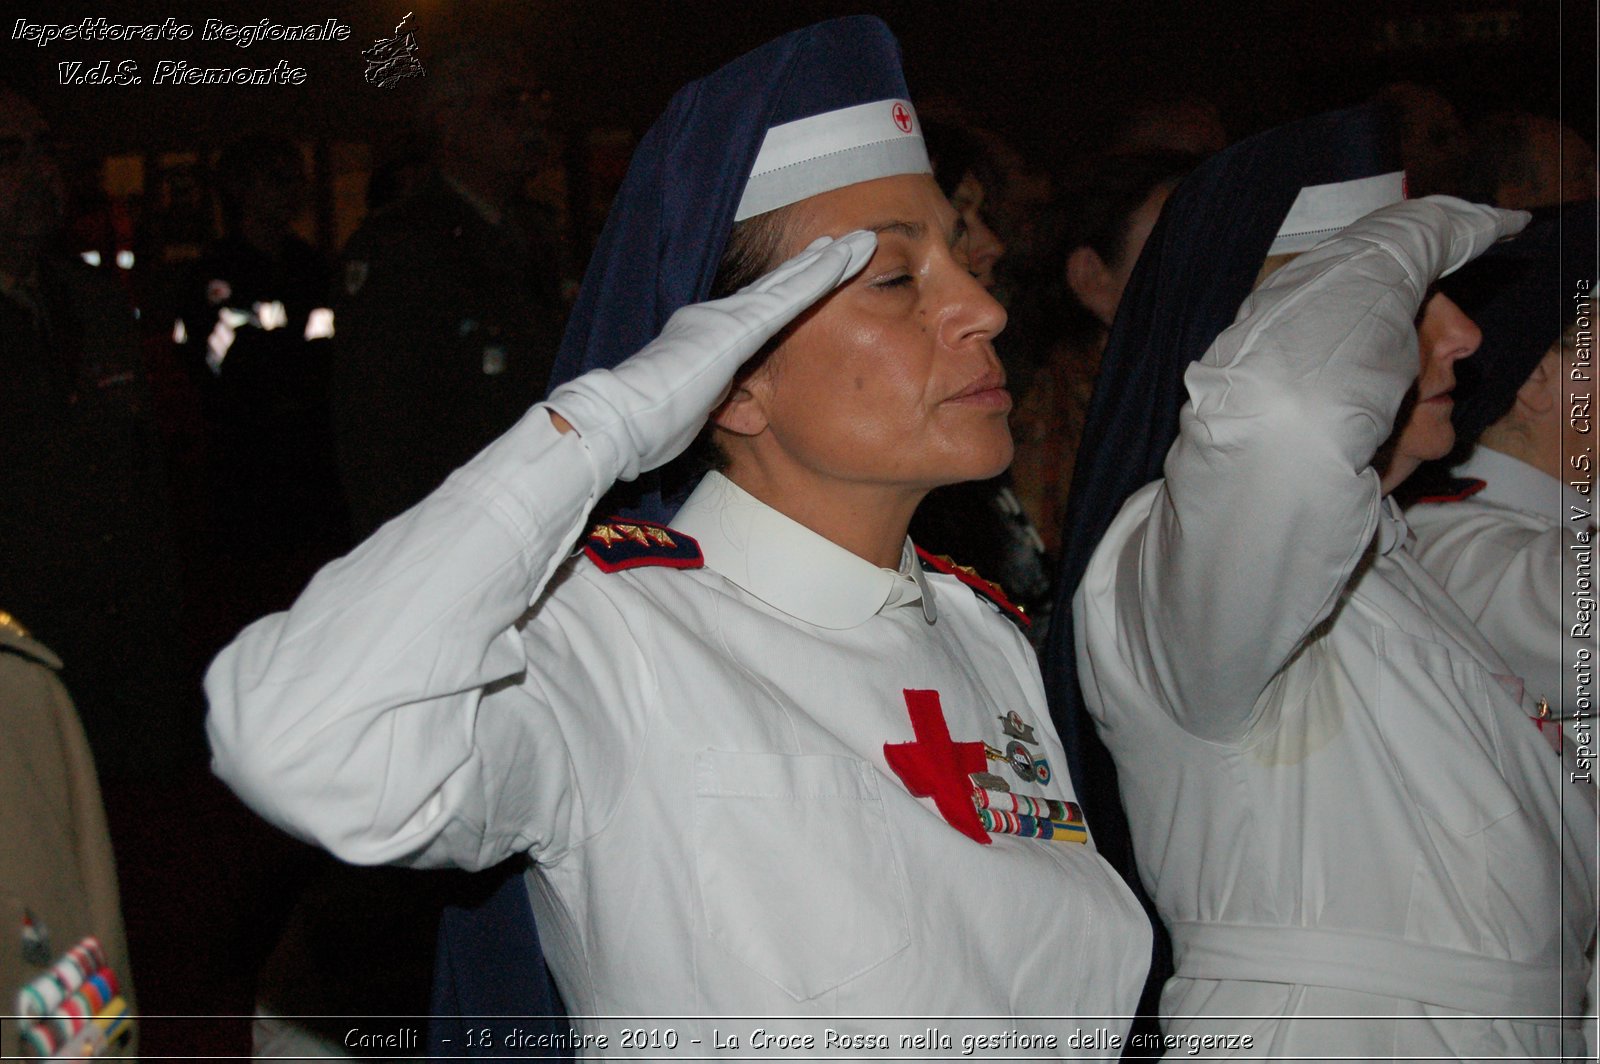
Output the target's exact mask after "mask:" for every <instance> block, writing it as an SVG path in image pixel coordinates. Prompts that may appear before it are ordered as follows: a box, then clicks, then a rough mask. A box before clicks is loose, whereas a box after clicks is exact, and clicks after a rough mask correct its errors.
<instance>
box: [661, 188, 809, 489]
mask: <svg viewBox="0 0 1600 1064" xmlns="http://www.w3.org/2000/svg"><path fill="white" fill-rule="evenodd" d="M793 214H794V210H793V207H792V206H791V207H779V208H778V209H777V210H772V211H767V212H766V213H765V214H757V215H755V216H754V217H751V218H746V219H745V220H744V221H742V222H734V223H733V228H732V229H730V230H729V231H728V243H727V244H726V246H724V247H723V249H722V261H721V262H719V263H718V264H717V274H716V276H715V277H714V278H713V279H712V281H711V293H710V295H708V296H707V297H706V298H708V299H722V298H723V297H724V296H731V295H733V293H735V292H737V291H739V289H741V288H743V287H745V286H746V285H748V284H750V283H752V282H753V281H756V280H758V279H759V278H760V277H762V276H763V275H764V274H766V273H767V272H768V271H770V270H771V269H772V268H773V267H774V266H776V265H778V261H779V258H778V257H779V256H780V255H782V254H783V245H784V241H785V239H786V238H787V237H788V235H789V221H790V219H791V218H792V217H793ZM782 335H783V334H782V333H779V334H778V336H775V337H773V338H772V339H771V340H768V341H767V343H766V344H765V345H763V346H762V348H761V350H760V351H757V352H756V353H755V355H754V356H752V357H751V358H750V360H749V361H747V362H746V363H745V364H744V365H743V366H740V367H739V372H738V373H736V374H734V384H736V385H737V384H738V383H739V382H740V381H742V380H744V379H745V378H746V377H748V376H750V374H752V373H754V372H755V371H756V370H757V369H760V368H761V365H762V363H764V362H766V360H767V358H768V357H769V356H771V354H772V352H773V350H774V349H775V348H776V347H777V346H778V342H779V340H780V338H781V337H782ZM678 464H679V465H680V466H681V467H682V469H681V472H680V473H679V476H680V478H681V479H682V480H690V479H693V480H698V479H699V478H700V477H701V476H703V475H704V474H705V473H707V472H709V471H711V470H713V469H715V470H718V471H721V470H723V469H725V468H727V465H728V456H727V454H726V453H724V452H723V450H722V448H721V447H720V446H718V444H717V441H716V437H715V433H714V431H713V429H712V426H711V425H710V424H707V425H706V427H705V428H703V429H702V430H701V431H700V436H699V437H698V438H697V439H696V440H695V442H694V445H693V446H692V447H690V448H689V451H688V453H687V454H685V455H684V457H683V458H682V459H680V460H679V463H678Z"/></svg>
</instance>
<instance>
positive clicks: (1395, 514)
mask: <svg viewBox="0 0 1600 1064" xmlns="http://www.w3.org/2000/svg"><path fill="white" fill-rule="evenodd" d="M1415 538H1416V535H1415V533H1413V532H1412V531H1411V526H1410V525H1409V524H1407V523H1406V515H1405V513H1404V512H1403V511H1401V509H1400V504H1399V503H1397V502H1395V501H1394V496H1393V495H1385V496H1384V497H1383V505H1382V506H1381V507H1380V508H1379V511H1378V553H1379V554H1390V553H1392V552H1393V551H1394V550H1395V549H1396V548H1399V547H1404V546H1409V545H1410V543H1411V541H1412V540H1413V539H1415Z"/></svg>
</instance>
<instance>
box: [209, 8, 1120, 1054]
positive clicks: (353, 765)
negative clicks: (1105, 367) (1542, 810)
mask: <svg viewBox="0 0 1600 1064" xmlns="http://www.w3.org/2000/svg"><path fill="white" fill-rule="evenodd" d="M905 97H906V92H905V87H904V82H903V79H902V76H901V73H900V69H899V62H898V54H897V48H896V45H895V43H894V40H893V38H892V37H891V36H890V35H889V33H888V31H887V29H886V27H884V26H883V25H882V23H880V22H878V21H877V20H875V19H870V18H855V19H842V20H838V21H835V22H829V23H823V24H821V25H818V26H814V27H812V28H810V29H807V30H802V31H799V32H797V33H793V34H790V35H788V36H786V37H783V38H780V39H779V40H777V41H774V42H772V43H771V44H769V45H767V46H765V47H764V48H761V49H759V50H757V51H755V52H753V53H751V54H750V55H748V56H746V57H744V58H743V59H741V60H739V61H737V62H735V63H733V64H731V65H730V66H728V67H726V68H724V69H723V70H721V71H719V72H718V73H716V74H713V75H711V76H710V77H708V78H705V79H703V80H702V81H699V82H696V83H694V84H692V85H690V86H688V87H687V88H685V89H684V90H683V91H682V92H680V93H679V94H678V96H677V97H675V98H674V100H673V102H672V104H671V105H670V106H669V107H668V110H667V113H666V114H665V116H663V118H662V119H661V120H660V121H658V122H657V123H656V125H655V127H654V128H653V129H652V130H651V132H650V133H649V134H648V135H647V136H646V138H645V140H644V141H643V143H642V144H641V146H640V148H639V151H638V153H637V154H636V156H635V159H634V162H633V164H632V166H631V168H630V171H629V175H628V178H627V180H626V182H625V184H624V186H623V189H622V192H621V194H620V195H619V199H618V204H617V207H616V209H615V210H614V211H613V213H612V216H611V218H610V220H609V222H608V225H607V231H606V233H605V234H604V236H603V237H602V239H601V243H600V247H599V249H598V250H597V252H596V254H595V257H594V261H593V262H592V264H591V266H590V268H589V271H588V275H587V278H586V280H585V284H584V292H583V295H582V296H581V297H580V300H579V303H578V307H577V309H576V311H575V314H574V322H573V325H572V326H571V328H570V329H569V332H568V335H567V340H566V345H565V347H564V351H563V362H564V364H565V365H566V366H567V367H569V368H571V367H575V366H581V367H583V368H589V370H590V371H589V372H587V373H584V374H583V375H581V376H578V377H576V378H575V379H573V380H571V381H569V382H568V383H566V384H563V385H561V386H560V387H558V388H556V389H555V390H554V391H553V392H552V393H551V395H550V397H549V399H548V400H547V401H546V402H544V403H540V404H538V405H536V406H534V407H533V408H532V409H531V410H530V411H529V413H528V415H527V416H526V417H525V418H524V419H523V420H522V421H521V422H520V423H519V424H518V425H517V426H516V427H515V428H513V429H512V430H511V431H510V432H508V433H507V434H506V435H505V436H503V437H502V438H500V439H499V440H498V441H496V442H495V443H494V444H492V445H491V446H490V447H488V448H487V449H486V450H485V451H484V452H483V453H482V454H480V455H479V456H477V457H476V458H474V459H473V460H472V461H471V462H469V463H468V464H467V465H465V466H463V467H462V468H461V469H459V470H457V471H456V472H455V473H454V474H452V475H451V477H450V478H449V479H448V480H446V481H445V483H444V484H443V485H442V486H441V487H440V488H439V489H438V490H437V491H435V492H434V493H433V494H432V495H431V496H430V497H429V498H427V499H426V500H425V501H424V502H422V503H421V504H419V505H418V506H417V507H415V508H414V509H412V510H410V511H408V512H407V513H406V514H404V515H402V516H401V517H399V518H397V519H396V520H394V521H392V522H390V523H389V524H388V525H386V526H384V527H383V528H382V529H381V530H380V531H379V532H378V533H377V534H375V535H374V536H373V537H372V538H371V539H369V540H368V541H367V542H366V543H364V544H363V545H362V546H361V547H359V548H358V549H357V550H356V551H354V552H353V553H352V554H350V555H349V556H348V557H346V558H344V559H342V560H340V561H337V562H335V563H333V564H331V565H329V566H328V567H327V568H326V569H324V570H323V571H322V572H321V573H319V574H318V576H317V577H316V579H315V580H313V581H312V583H311V585H310V586H309V587H308V588H307V589H306V591H305V592H304V593H303V594H302V595H301V596H300V598H299V600H298V601H297V602H296V603H295V604H294V606H293V608H291V609H290V610H289V611H288V612H286V613H280V614H275V615H273V616H270V617H267V618H264V619H262V620H260V621H258V622H257V623H255V624H254V625H252V626H251V627H249V628H248V629H246V630H245V631H244V632H243V633H242V634H241V635H240V636H239V637H238V638H237V639H236V640H235V641H234V642H233V644H232V645H230V646H229V647H228V648H227V649H226V650H224V651H223V653H222V654H221V655H220V656H219V657H218V659H217V660H216V662H215V663H214V664H213V665H212V667H211V670H210V673H209V675H208V677H207V690H208V693H209V695H210V698H211V716H210V721H209V726H210V733H211V737H212V741H213V744H214V748H215V767H216V770H217V772H218V773H219V774H220V775H221V776H222V777H223V778H224V779H225V780H227V781H228V783H229V784H230V785H231V786H233V787H234V789H235V790H237V791H238V792H239V794H240V795H241V796H242V797H244V799H245V800H246V801H247V802H249V803H250V804H251V805H252V806H253V807H254V808H255V809H257V810H258V811H259V812H261V813H262V814H263V815H264V816H266V817H267V818H268V819H270V820H272V821H273V822H274V823H277V824H279V825H282V826H283V827H285V828H286V829H288V830H290V831H292V832H294V833H296V834H297V835H300V836H302V837H305V838H309V839H312V840H315V841H316V842H318V843H320V844H321V845H324V846H326V847H327V848H328V849H330V850H332V851H333V852H334V853H336V854H338V855H339V856H341V857H343V858H345V859H347V860H350V861H354V862H360V863H380V862H391V863H399V864H407V865H412V866H417V867H431V866H442V865H454V866H460V867H465V868H483V867H487V866H489V865H493V864H495V863H496V862H498V861H500V860H502V859H503V858H506V857H508V856H512V855H517V854H527V855H529V856H530V857H531V858H532V870H531V871H530V872H529V874H528V877H527V884H528V890H529V893H530V896H531V898H532V900H533V905H534V909H535V911H536V913H537V915H538V920H539V928H540V932H541V937H542V938H543V941H544V946H545V949H546V953H547V957H548V959H549V962H550V967H551V969H552V971H553V972H554V974H555V977H556V981H557V983H558V985H559V987H560V989H561V992H562V994H563V996H564V997H565V999H566V1001H567V1004H568V1005H569V1006H570V1007H571V1009H572V1010H573V1012H574V1013H576V1014H578V1016H579V1018H578V1020H577V1024H578V1028H579V1031H580V1033H583V1032H589V1033H601V1032H603V1031H605V1030H607V1029H609V1028H608V1026H607V1025H604V1024H602V1023H601V1021H599V1020H598V1019H596V1018H595V1017H597V1016H601V1015H612V1016H616V1015H623V1016H628V1015H633V1016H718V1015H721V1016H730V1015H737V1016H774V1017H783V1016H788V1017H832V1019H830V1020H829V1021H828V1023H827V1026H829V1027H831V1028H833V1029H834V1030H836V1031H838V1032H840V1034H841V1036H846V1037H855V1038H857V1039H858V1041H857V1042H856V1043H855V1044H857V1045H862V1044H864V1043H865V1040H866V1039H869V1038H872V1037H882V1036H887V1037H889V1038H890V1039H891V1041H890V1042H889V1043H888V1047H889V1048H896V1047H898V1042H897V1041H894V1039H896V1038H897V1037H898V1035H899V1034H900V1033H902V1028H904V1026H905V1024H904V1023H894V1022H893V1021H885V1020H883V1019H882V1017H885V1016H941V1017H944V1016H966V1017H983V1016H994V1017H1003V1018H1004V1019H1003V1020H981V1019H967V1020H961V1021H948V1022H944V1023H942V1024H941V1027H942V1029H943V1030H944V1031H945V1032H947V1033H950V1034H953V1035H959V1034H961V1033H966V1034H970V1035H985V1034H988V1035H994V1034H998V1033H1000V1032H1001V1028H1006V1029H1011V1028H1015V1029H1018V1030H1020V1031H1021V1033H1022V1034H1024V1035H1026V1036H1028V1037H1029V1038H1031V1039H1035V1041H1033V1043H1032V1045H1031V1048H1034V1049H1041V1048H1042V1049H1045V1050H1046V1051H1047V1053H1049V1055H1057V1054H1059V1055H1066V1056H1070V1055H1074V1054H1076V1053H1077V1052H1081V1050H1078V1049H1076V1048H1074V1047H1072V1046H1070V1045H1069V1044H1068V1042H1069V1038H1068V1036H1069V1034H1070V1032H1071V1031H1072V1029H1073V1028H1075V1027H1078V1026H1081V1025H1082V1020H1081V1019H1070V1020H1061V1019H1056V1020H1039V1021H1033V1022H1030V1021H1028V1020H1026V1019H1022V1017H1027V1016H1030V1015H1034V1016H1055V1017H1075V1018H1076V1017H1082V1018H1096V1017H1107V1018H1108V1019H1106V1020H1103V1021H1100V1022H1102V1023H1103V1024H1104V1025H1105V1026H1107V1027H1108V1028H1109V1029H1110V1031H1111V1032H1112V1033H1118V1034H1119V1033H1121V1032H1122V1031H1123V1030H1125V1026H1126V1024H1125V1021H1124V1020H1120V1019H1116V1018H1115V1017H1117V1016H1119V1015H1122V1014H1126V1013H1127V1012H1129V1011H1130V1006H1131V1005H1132V1003H1133V1000H1134V996H1135V994H1136V991H1137V988H1138V987H1139V985H1140V983H1141V981H1142V979H1143V975H1144V966H1145V958H1146V956H1147V953H1148V948H1149V941H1148V928H1147V926H1146V924H1145V921H1144V919H1143V918H1142V916H1141V915H1140V913H1139V911H1138V908H1137V906H1136V904H1135V902H1134V901H1133V898H1132V896H1131V895H1130V893H1129V892H1128V890H1127V888H1126V887H1125V886H1124V885H1123V884H1122V882H1121V881H1120V880H1119V878H1118V877H1117V876H1116V874H1115V873H1114V872H1112V871H1111V869H1110V868H1109V867H1108V866H1107V865H1106V864H1105V863H1104V862H1103V861H1102V860H1101V859H1100V857H1099V856H1098V855H1097V853H1096V852H1095V850H1094V847H1093V844H1092V843H1091V842H1090V841H1089V837H1088V834H1087V830H1086V828H1085V826H1084V824H1083V821H1082V818H1081V815H1080V814H1079V811H1078V809H1077V807H1076V805H1075V804H1074V802H1073V793H1072V790H1071V786H1070V784H1069V782H1068V780H1067V774H1066V773H1065V772H1062V771H1060V766H1061V764H1062V757H1063V754H1062V750H1061V748H1060V745H1059V744H1058V742H1057V740H1056V737H1055V734H1054V731H1053V729H1052V727H1051V725H1050V721H1049V717H1048V715H1047V713H1046V711H1045V708H1044V696H1043V691H1042V687H1041V683H1040V679H1039V675H1038V671H1037V668H1036V666H1035V663H1034V659H1033V657H1032V653H1031V651H1030V649H1029V647H1028V645H1027V642H1026V640H1025V639H1024V638H1023V636H1022V635H1021V633H1020V632H1019V631H1018V630H1017V626H1016V625H1015V624H1014V623H1013V620H1012V618H1011V617H1010V616H1009V613H1010V610H1009V607H1008V605H1007V604H1006V603H1005V602H1004V600H1003V599H1002V598H1001V597H1000V596H998V594H997V593H996V592H995V591H994V590H993V589H991V588H990V587H988V586H986V585H984V584H983V582H982V581H981V580H979V579H978V578H976V577H975V576H973V575H972V574H970V573H968V572H965V571H962V570H961V569H959V568H957V567H955V566H953V565H951V564H948V563H945V562H940V561H938V560H935V559H930V558H926V557H922V558H919V556H918V553H917V551H916V550H915V549H914V547H913V545H912V544H911V542H910V541H909V540H908V539H907V536H906V528H907V525H908V523H909V521H910V519H911V514H912V511H913V510H914V509H915V508H916V505H917V503H918V502H919V501H920V500H921V498H922V497H923V495H924V494H926V493H927V492H928V491H929V490H930V489H932V488H934V487H936V486H938V485H940V484H946V483H951V482H954V481H959V480H964V479H976V478H982V477H988V476H992V475H994V474H995V473H997V472H998V471H999V470H1001V469H1003V468H1004V467H1005V465H1006V463H1007V462H1008V461H1009V460H1010V457H1011V438H1010V435H1009V431H1008V429H1007V424H1006V415H1007V413H1008V412H1009V410H1010V405H1011V401H1010V397H1009V395H1008V394H1007V393H1006V391H1005V389H1004V380H1003V376H1002V373H1001V369H1000V364H999V362H998V360H997V359H996V357H995V353H994V348H993V339H994V337H995V334H997V333H998V332H999V331H1000V329H1001V328H1002V327H1003V326H1004V324H1005V313H1004V311H1003V310H1001V308H1000V307H999V305H998V304H996V303H995V302H994V300H993V299H991V298H990V297H989V296H988V295H987V293H985V292H984V290H983V289H982V288H981V287H980V286H979V285H978V284H977V282H976V281H975V280H974V279H973V277H972V276H971V275H970V274H969V272H968V269H967V266H966V263H965V262H964V261H963V258H964V250H965V245H964V234H963V232H962V230H961V228H960V226H959V224H958V219H957V216H956V214H955V212H954V211H953V210H952V209H951V208H950V206H949V203H948V202H947V201H946V200H945V198H944V196H943V195H941V194H940V192H939V189H938V187H937V186H936V185H935V184H934V182H933V180H932V178H931V177H930V176H929V167H928V162H927V156H926V152H925V150H924V148H923V143H922V138H921V135H920V132H919V129H918V126H917V121H916V116H915V113H914V111H913V110H912V108H911V105H910V103H909V102H908V101H907V100H906V98H905ZM779 263H782V265H778V264H779ZM774 266H777V268H776V269H773V267H774ZM769 271H770V272H769ZM756 278H759V279H756ZM752 279H756V280H754V283H751V284H748V285H747V284H745V282H746V281H750V280H752ZM735 289H737V290H738V291H737V292H736V294H732V295H725V293H727V292H733V291H734V290H735ZM712 295H722V296H723V298H720V299H717V300H716V301H714V302H710V303H704V302H701V301H702V300H705V299H706V298H707V297H708V296H712ZM690 304H695V305H690ZM652 337H655V338H654V339H653V340H652V339H651V338H652ZM641 348H642V350H641ZM633 352H637V353H636V354H633ZM630 354H631V355H632V357H626V356H628V355H630ZM591 367H593V368H591ZM603 367H611V368H603ZM559 376H560V374H559V372H558V377H559ZM730 386H731V387H730ZM708 417H709V418H710V423H711V426H712V428H711V435H712V438H713V439H712V442H713V445H714V450H715V452H716V455H717V459H716V461H717V464H718V465H719V467H720V468H719V470H718V471H716V472H711V473H707V474H706V475H705V476H704V478H703V479H701V480H700V481H699V483H698V486H697V487H696V488H695V490H694V492H693V494H692V495H691V496H690V497H689V498H688V501H687V502H685V503H684V504H683V506H682V508H681V509H680V510H678V511H677V515H676V517H675V518H674V519H673V521H672V522H671V524H670V526H668V525H656V524H651V523H648V522H644V521H639V520H631V521H608V522H602V523H600V524H599V525H594V524H592V523H591V521H590V519H589V511H590V509H591V507H593V506H594V505H595V503H596V501H597V500H598V499H599V498H600V496H601V495H602V494H604V493H605V492H606V491H607V490H608V489H610V488H611V487H612V485H613V482H615V481H617V480H624V481H631V480H634V479H635V478H637V477H639V476H640V475H641V474H642V473H646V472H647V471H650V470H653V469H656V468H658V467H660V466H662V465H663V464H665V463H667V462H668V461H670V460H671V459H673V458H675V457H676V456H677V455H679V454H680V453H681V452H682V451H684V449H685V448H687V447H688V446H689V444H690V443H691V441H693V440H694V439H695V437H696V436H697V434H699V433H700V432H701V430H702V428H703V427H704V426H705V425H706V423H707V418H708ZM574 551H577V553H576V554H575V553H574ZM851 1017H856V1018H854V1019H852V1018H851ZM862 1017H866V1018H862ZM872 1017H878V1019H872ZM709 1022H710V1021H705V1023H702V1024H700V1026H708V1025H709ZM695 1026H696V1024H695V1022H693V1021H691V1022H689V1023H688V1024H680V1025H679V1027H678V1030H679V1031H680V1032H683V1033H682V1035H681V1037H682V1039H683V1044H682V1045H681V1046H680V1047H679V1049H678V1051H679V1052H689V1053H703V1051H704V1050H703V1049H702V1048H701V1046H699V1045H691V1044H689V1039H690V1038H691V1037H702V1038H704V1037H707V1036H708V1032H707V1031H705V1030H696V1031H694V1032H692V1033H691V1032H690V1031H689V1028H691V1027H695ZM767 1026H768V1027H769V1028H771V1027H772V1025H771V1024H768V1025H767ZM817 1033H818V1035H819V1036H820V1034H821V1032H820V1030H818V1032H817ZM613 1036H614V1032H613ZM1048 1036H1054V1043H1053V1049H1054V1052H1053V1053H1050V1052H1049V1050H1050V1049H1051V1048H1052V1046H1049V1045H1046V1044H1045V1043H1044V1041H1043V1039H1044V1038H1046V1037H1048ZM618 1048H619V1047H618V1046H617V1045H616V1044H615V1042H613V1043H612V1045H611V1046H610V1047H609V1049H608V1050H607V1052H615V1051H617V1050H618ZM818 1048H822V1047H821V1046H820V1043H819V1046H818ZM670 1049H671V1047H663V1046H653V1047H649V1048H648V1050H647V1051H648V1053H649V1055H656V1056H659V1055H669V1053H668V1051H669V1050H670ZM975 1049H976V1053H977V1055H983V1054H984V1052H985V1051H986V1049H987V1050H992V1051H996V1052H1003V1053H1009V1054H1015V1053H1016V1052H1017V1051H1018V1043H1017V1042H1016V1041H1015V1040H1013V1041H1012V1042H1011V1043H1010V1044H1009V1045H1003V1044H1001V1043H1000V1042H996V1043H994V1044H993V1045H990V1046H985V1045H983V1044H976V1045H975ZM1087 1051H1088V1052H1090V1053H1098V1052H1100V1050H1098V1049H1094V1048H1090V1049H1088V1050H1087Z"/></svg>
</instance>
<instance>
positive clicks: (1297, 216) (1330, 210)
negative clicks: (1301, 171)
mask: <svg viewBox="0 0 1600 1064" xmlns="http://www.w3.org/2000/svg"><path fill="white" fill-rule="evenodd" d="M1405 198H1406V175H1405V172H1404V171H1401V170H1396V171H1395V172H1394V173H1392V174H1379V175H1377V176H1376V177H1363V178H1359V179H1357V180H1355V181H1335V182H1333V183H1332V184H1328V185H1307V186H1306V187H1305V188H1303V189H1301V190H1300V194H1299V195H1298V196H1296V197H1295V198H1294V206H1292V207H1290V208H1289V213H1288V215H1287V216H1286V217H1285V218H1284V219H1283V224H1282V225H1281V226H1279V227H1278V235H1277V236H1276V237H1275V238H1274V239H1273V241H1272V248H1271V249H1270V250H1269V251H1268V252H1267V254H1268V255H1289V254H1295V253H1298V252H1301V251H1305V250H1307V249H1309V248H1311V247H1313V246H1315V245H1317V244H1320V243H1321V242H1322V241H1324V240H1326V239H1327V238H1328V237H1330V236H1332V235H1333V234H1335V233H1337V232H1338V231H1339V230H1341V229H1343V228H1344V227H1345V226H1347V225H1349V224H1350V223H1351V222H1353V221H1355V220H1356V219H1357V218H1361V217H1364V216H1365V215H1368V214H1371V213H1372V212H1373V211H1375V210H1377V209H1378V208H1379V207H1387V206H1388V205H1389V204H1391V203H1399V202H1400V201H1401V200H1403V199H1405Z"/></svg>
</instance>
